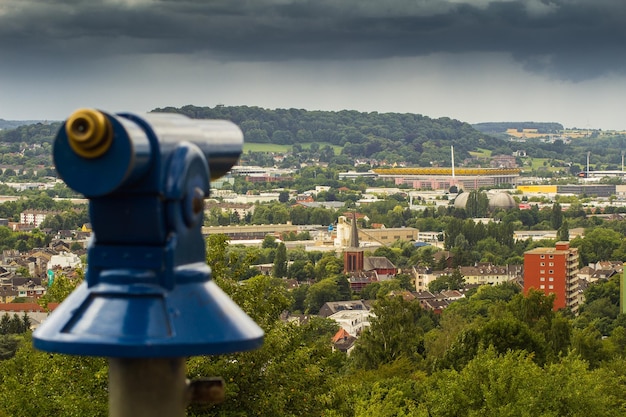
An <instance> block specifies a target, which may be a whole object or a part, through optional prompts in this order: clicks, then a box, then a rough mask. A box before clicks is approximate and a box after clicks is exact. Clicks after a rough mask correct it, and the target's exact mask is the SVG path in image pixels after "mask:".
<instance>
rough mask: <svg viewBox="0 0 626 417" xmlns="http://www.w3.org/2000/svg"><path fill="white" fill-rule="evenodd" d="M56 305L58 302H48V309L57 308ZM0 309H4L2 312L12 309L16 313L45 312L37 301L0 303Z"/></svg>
mask: <svg viewBox="0 0 626 417" xmlns="http://www.w3.org/2000/svg"><path fill="white" fill-rule="evenodd" d="M58 305H59V303H49V304H48V309H49V310H50V311H52V310H54V309H55V308H57V307H58ZM0 311H4V312H13V311H14V312H16V313H30V312H37V313H45V312H46V310H44V309H43V307H41V306H40V305H39V304H37V303H0Z"/></svg>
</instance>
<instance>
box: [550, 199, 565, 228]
mask: <svg viewBox="0 0 626 417" xmlns="http://www.w3.org/2000/svg"><path fill="white" fill-rule="evenodd" d="M550 224H551V225H552V228H553V229H554V230H558V229H560V228H561V225H562V224H563V209H562V208H561V205H560V204H559V203H554V204H553V205H552V213H551V215H550Z"/></svg>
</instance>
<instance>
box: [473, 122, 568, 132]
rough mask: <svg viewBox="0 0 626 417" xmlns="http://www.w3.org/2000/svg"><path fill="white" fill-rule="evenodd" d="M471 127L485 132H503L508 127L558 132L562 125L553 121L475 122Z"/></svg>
mask: <svg viewBox="0 0 626 417" xmlns="http://www.w3.org/2000/svg"><path fill="white" fill-rule="evenodd" d="M472 127H473V128H474V129H476V130H479V131H481V132H483V133H487V134H499V133H505V132H506V131H507V130H509V129H517V130H519V131H522V130H524V129H537V133H545V134H549V133H558V132H560V131H562V130H563V125H562V124H560V123H555V122H485V123H476V124H473V125H472Z"/></svg>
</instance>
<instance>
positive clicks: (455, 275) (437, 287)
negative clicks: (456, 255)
mask: <svg viewBox="0 0 626 417" xmlns="http://www.w3.org/2000/svg"><path fill="white" fill-rule="evenodd" d="M463 285H465V279H464V278H463V275H461V271H460V270H459V269H456V268H455V269H454V271H452V274H450V275H442V276H440V277H439V278H436V279H434V280H432V281H431V282H430V283H428V291H430V292H433V293H435V292H441V291H444V290H460V289H461V288H463Z"/></svg>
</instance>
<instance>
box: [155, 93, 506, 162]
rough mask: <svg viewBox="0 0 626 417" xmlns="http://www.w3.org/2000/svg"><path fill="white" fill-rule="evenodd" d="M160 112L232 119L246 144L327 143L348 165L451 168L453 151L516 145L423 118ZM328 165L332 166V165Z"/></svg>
mask: <svg viewBox="0 0 626 417" xmlns="http://www.w3.org/2000/svg"><path fill="white" fill-rule="evenodd" d="M154 111H155V112H174V113H182V114H185V115H187V116H189V117H192V118H202V119H227V120H231V121H233V122H235V123H236V124H237V125H239V127H240V128H241V129H242V131H243V132H244V135H245V140H246V142H252V143H273V144H281V145H297V144H301V143H311V142H318V143H326V144H332V145H335V146H340V147H342V150H341V155H336V156H337V157H339V156H341V157H343V160H344V161H346V162H350V161H354V159H356V158H367V159H371V160H376V161H381V162H382V161H384V162H386V163H396V162H407V163H408V164H409V165H412V166H449V165H450V146H451V145H454V150H455V155H456V157H457V158H459V160H463V159H465V158H469V157H470V154H469V152H470V151H474V150H476V148H481V149H488V150H491V151H493V152H495V153H506V154H510V153H511V152H512V150H511V144H510V143H509V142H507V141H504V140H502V139H498V138H495V137H493V136H489V135H486V134H484V133H482V132H479V131H478V130H476V129H474V128H473V127H472V126H471V125H470V124H468V123H465V122H461V121H459V120H454V119H450V118H447V117H442V118H438V119H432V118H429V117H427V116H423V115H420V114H410V113H378V112H370V113H364V112H358V111H353V110H342V111H309V110H302V109H275V110H269V109H263V108H260V107H248V106H221V105H218V106H216V107H214V108H211V107H196V106H184V107H182V108H175V107H167V108H159V109H155V110H154ZM326 162H331V161H330V160H328V161H326Z"/></svg>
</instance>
